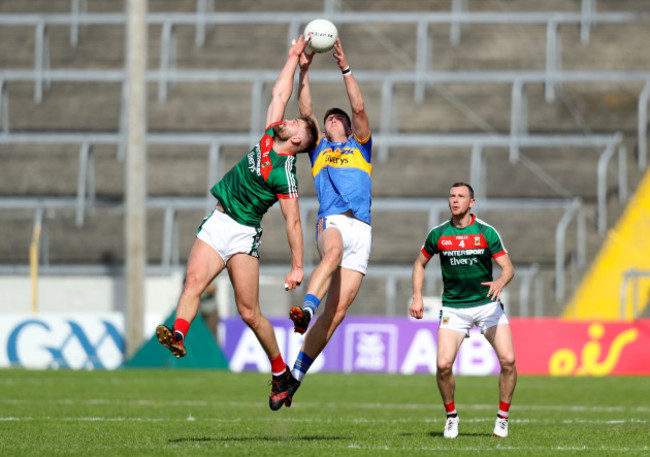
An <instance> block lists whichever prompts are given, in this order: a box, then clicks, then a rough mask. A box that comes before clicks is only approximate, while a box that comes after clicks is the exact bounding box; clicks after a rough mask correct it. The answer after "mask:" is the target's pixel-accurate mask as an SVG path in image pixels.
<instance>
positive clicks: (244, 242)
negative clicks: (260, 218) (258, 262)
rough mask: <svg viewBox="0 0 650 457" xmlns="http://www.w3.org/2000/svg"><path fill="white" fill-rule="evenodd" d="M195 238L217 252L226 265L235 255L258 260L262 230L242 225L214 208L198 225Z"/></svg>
mask: <svg viewBox="0 0 650 457" xmlns="http://www.w3.org/2000/svg"><path fill="white" fill-rule="evenodd" d="M196 237H197V238H198V239H199V240H201V241H203V242H205V243H207V244H208V245H209V246H210V247H212V249H214V250H215V251H217V254H219V255H220V256H221V258H222V259H223V261H224V263H228V260H229V259H230V258H231V257H232V256H233V255H235V254H248V255H250V256H253V257H257V258H259V253H258V249H259V247H260V244H261V243H262V228H261V227H260V228H255V227H249V226H248V225H242V224H240V223H239V222H237V221H235V220H234V219H233V218H231V217H230V216H228V215H227V214H226V213H224V212H223V211H220V210H218V209H216V208H215V209H214V210H213V211H212V213H210V215H208V216H206V217H205V219H203V221H202V222H201V225H199V231H198V233H197V234H196Z"/></svg>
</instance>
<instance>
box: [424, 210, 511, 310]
mask: <svg viewBox="0 0 650 457" xmlns="http://www.w3.org/2000/svg"><path fill="white" fill-rule="evenodd" d="M507 252H508V251H506V249H505V247H504V246H503V243H502V242H501V237H500V236H499V233H498V232H497V231H496V229H495V228H494V227H492V226H491V225H488V224H486V223H485V222H483V221H482V220H480V219H477V218H476V216H474V215H473V214H472V220H471V222H470V224H469V225H468V226H467V227H463V228H457V227H454V225H453V224H452V221H451V219H450V220H448V221H446V222H444V223H442V224H440V225H439V226H437V227H435V228H434V229H433V230H431V232H429V235H428V236H427V239H426V240H425V242H424V245H423V246H422V254H424V256H426V257H427V258H428V259H430V258H431V257H432V256H433V255H434V254H439V255H440V269H441V270H442V282H443V285H444V291H443V293H442V304H443V305H444V306H449V307H451V308H471V307H474V306H480V305H485V304H486V303H490V302H492V301H493V300H492V299H491V298H489V297H488V296H487V293H488V291H489V290H490V288H489V287H488V286H483V285H481V283H482V282H489V281H492V280H493V278H492V259H493V258H497V257H500V256H502V255H505V254H506V253H507Z"/></svg>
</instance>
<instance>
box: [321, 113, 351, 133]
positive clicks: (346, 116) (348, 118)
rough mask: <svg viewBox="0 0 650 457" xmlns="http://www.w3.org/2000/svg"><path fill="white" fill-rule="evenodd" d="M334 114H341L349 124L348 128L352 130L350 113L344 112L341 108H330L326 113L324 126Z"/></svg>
mask: <svg viewBox="0 0 650 457" xmlns="http://www.w3.org/2000/svg"><path fill="white" fill-rule="evenodd" d="M332 114H340V115H341V116H343V117H344V118H345V120H346V121H347V122H348V128H352V121H351V120H350V116H348V113H346V112H345V111H343V110H342V109H341V108H330V109H328V110H327V111H325V116H324V117H323V124H324V123H325V121H326V120H327V118H328V117H330V116H331V115H332Z"/></svg>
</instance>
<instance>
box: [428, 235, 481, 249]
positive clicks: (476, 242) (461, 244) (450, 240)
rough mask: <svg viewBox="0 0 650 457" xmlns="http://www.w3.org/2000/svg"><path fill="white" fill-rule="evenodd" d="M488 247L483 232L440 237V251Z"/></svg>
mask: <svg viewBox="0 0 650 457" xmlns="http://www.w3.org/2000/svg"><path fill="white" fill-rule="evenodd" d="M487 247H488V244H487V241H486V240H485V237H484V236H483V235H482V234H471V235H447V236H442V237H440V239H439V240H438V249H439V250H440V251H460V250H463V249H480V248H487Z"/></svg>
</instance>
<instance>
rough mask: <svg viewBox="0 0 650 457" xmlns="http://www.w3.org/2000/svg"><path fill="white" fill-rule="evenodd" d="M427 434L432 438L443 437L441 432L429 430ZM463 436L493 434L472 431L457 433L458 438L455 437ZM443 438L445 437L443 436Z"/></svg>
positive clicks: (490, 434)
mask: <svg viewBox="0 0 650 457" xmlns="http://www.w3.org/2000/svg"><path fill="white" fill-rule="evenodd" d="M429 436H430V437H432V438H444V435H443V434H442V432H429ZM463 436H493V435H492V433H472V432H468V433H461V434H459V435H458V438H456V439H459V438H462V437H463ZM444 439H447V438H444Z"/></svg>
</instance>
